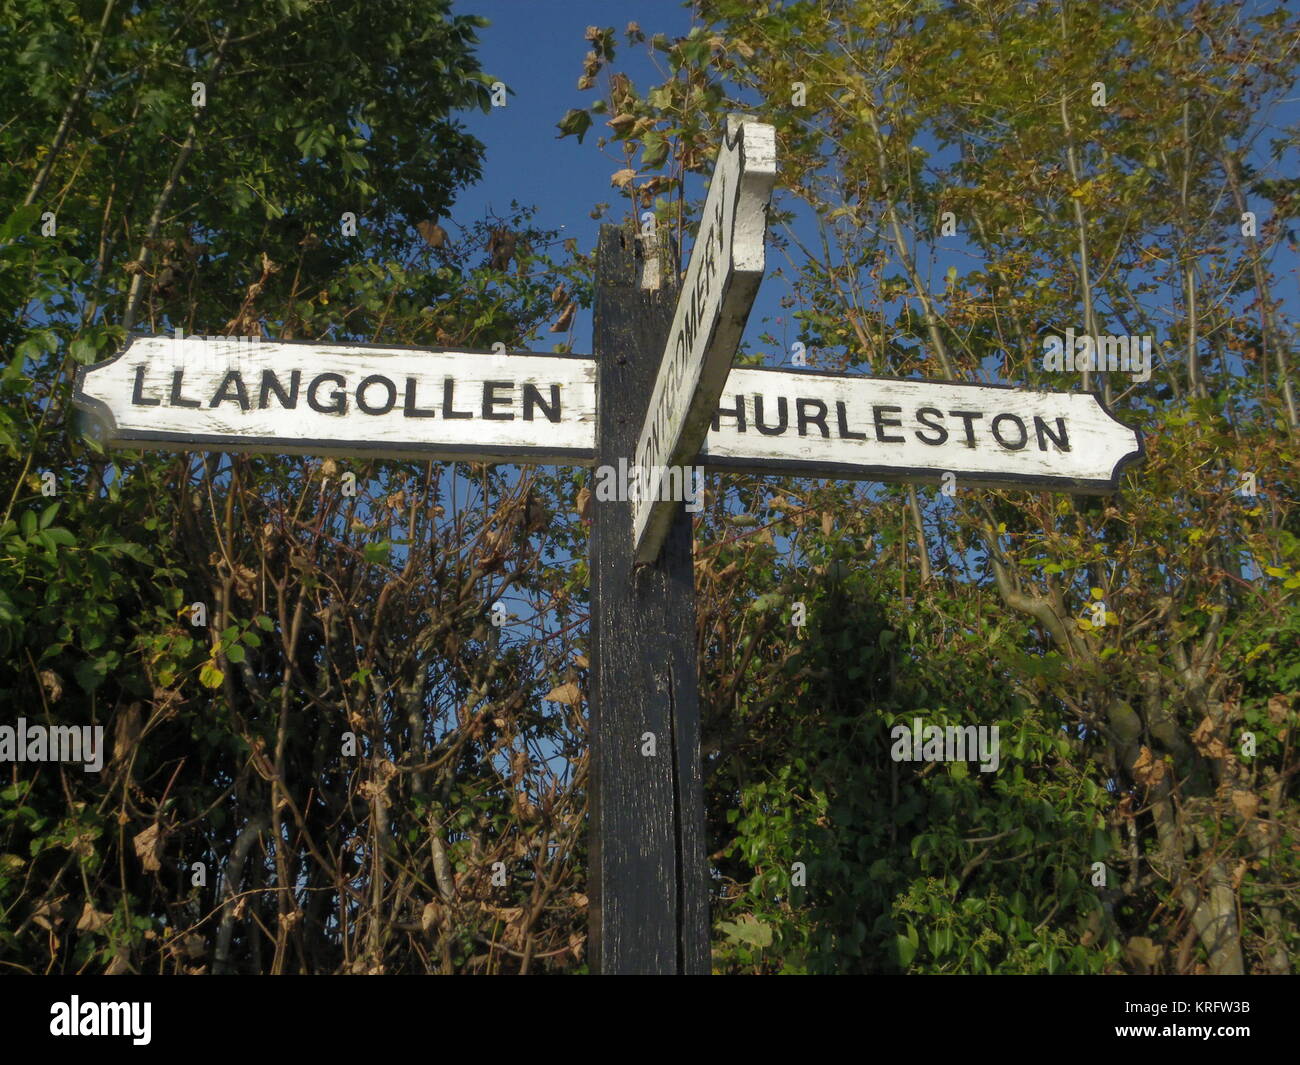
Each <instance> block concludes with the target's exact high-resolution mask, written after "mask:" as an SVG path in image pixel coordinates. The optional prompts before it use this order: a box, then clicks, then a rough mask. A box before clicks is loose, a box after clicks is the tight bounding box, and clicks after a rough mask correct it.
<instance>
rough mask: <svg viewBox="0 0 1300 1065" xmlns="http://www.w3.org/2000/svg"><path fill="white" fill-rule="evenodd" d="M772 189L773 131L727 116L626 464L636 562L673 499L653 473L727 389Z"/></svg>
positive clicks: (697, 432)
mask: <svg viewBox="0 0 1300 1065" xmlns="http://www.w3.org/2000/svg"><path fill="white" fill-rule="evenodd" d="M775 183H776V133H775V130H774V129H773V128H772V127H771V126H768V125H764V124H763V123H761V122H751V121H745V120H743V119H741V118H740V117H739V116H736V115H729V116H728V118H727V131H726V137H725V138H724V140H723V143H722V147H721V149H720V150H719V152H718V161H717V164H716V165H715V166H714V168H713V178H712V180H711V181H710V182H709V194H708V196H707V198H706V199H705V201H704V213H703V216H702V217H701V220H700V231H699V235H698V236H697V237H696V240H695V246H694V247H693V248H692V249H691V261H690V265H689V266H688V267H687V269H686V277H685V279H684V280H683V281H682V287H681V291H680V293H679V295H678V298H677V310H676V313H675V314H674V316H673V322H672V326H671V328H670V329H669V331H668V342H667V344H666V345H665V346H664V354H663V358H662V360H661V361H660V364H659V372H658V374H657V375H656V377H655V387H654V391H653V392H652V393H651V394H650V405H649V407H648V408H647V410H646V420H645V425H644V427H643V428H642V430H641V436H640V439H639V440H638V442H637V446H636V453H635V457H634V460H633V466H634V467H635V468H638V469H640V470H641V471H643V473H642V476H643V477H645V478H646V480H647V484H648V486H649V489H650V490H649V491H647V492H645V493H644V494H643V498H642V499H640V500H636V501H633V503H632V540H633V544H634V549H635V552H636V560H637V561H638V562H648V561H651V560H652V559H653V558H654V557H655V556H656V555H657V554H658V553H659V547H660V545H661V544H662V542H663V538H664V535H665V534H666V533H667V531H668V525H669V523H670V522H671V521H672V517H673V513H674V505H673V503H672V502H670V501H661V500H659V499H658V498H657V497H658V495H659V494H660V493H659V492H658V490H657V484H658V479H659V476H660V475H661V474H662V472H663V471H664V470H665V469H666V468H667V467H669V466H678V465H683V464H686V463H689V462H691V460H692V459H693V458H694V457H695V455H696V454H697V453H698V452H699V450H700V446H701V445H702V444H703V442H704V437H705V434H706V433H707V432H708V428H709V421H710V419H711V418H712V417H713V413H714V410H715V409H716V407H717V403H718V396H719V395H720V394H721V393H722V389H723V386H724V385H725V384H726V381H727V374H728V372H729V371H730V370H731V361H732V358H733V357H734V356H735V354H736V348H737V346H738V345H739V343H740V338H741V334H742V333H744V331H745V322H746V320H747V319H748V318H749V309H750V307H752V306H753V303H754V296H755V295H756V294H757V292H758V284H759V282H760V281H761V280H762V279H763V261H764V240H765V238H766V236H767V203H768V200H769V199H770V198H771V195H772V187H773V185H775Z"/></svg>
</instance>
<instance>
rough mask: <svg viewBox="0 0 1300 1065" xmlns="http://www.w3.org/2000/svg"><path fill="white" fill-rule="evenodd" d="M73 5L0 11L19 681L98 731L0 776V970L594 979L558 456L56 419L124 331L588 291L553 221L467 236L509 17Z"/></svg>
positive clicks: (477, 225)
mask: <svg viewBox="0 0 1300 1065" xmlns="http://www.w3.org/2000/svg"><path fill="white" fill-rule="evenodd" d="M85 11H86V9H85V8H84V7H82V6H78V5H75V4H68V3H57V2H55V3H48V2H41V3H37V2H35V0H15V2H9V3H4V4H3V5H0V13H2V17H0V25H3V26H4V27H12V29H6V30H5V31H0V59H2V62H0V66H2V68H3V73H0V87H2V88H3V95H4V99H5V100H7V101H13V102H14V103H13V105H12V107H13V110H12V113H9V114H6V116H5V119H6V120H5V121H4V122H3V123H0V154H3V156H4V157H5V159H6V162H7V163H8V164H9V165H8V166H7V167H6V168H5V175H4V177H3V178H0V191H2V193H3V195H2V196H0V200H2V202H3V203H4V204H6V205H7V206H6V207H5V209H4V210H3V211H0V216H2V217H3V219H4V221H3V225H2V227H0V301H2V306H3V313H2V314H0V337H2V338H3V342H4V347H5V350H6V352H7V353H8V357H7V359H6V365H7V369H6V370H5V371H4V374H3V384H2V386H0V387H3V389H4V393H5V397H6V401H5V404H4V405H3V407H2V408H0V443H2V444H3V447H4V454H3V457H2V458H0V471H2V474H0V484H3V486H4V488H5V492H4V500H3V502H4V504H5V510H4V512H3V514H2V515H0V557H2V558H3V564H0V701H2V702H3V703H4V705H5V706H6V707H12V708H16V709H17V710H18V711H19V714H20V715H25V717H26V719H28V720H30V722H31V723H32V724H37V723H40V724H44V725H58V726H67V725H85V726H102V727H103V728H104V730H105V740H104V743H105V748H106V750H105V753H104V767H103V770H102V772H100V773H84V772H83V771H82V770H81V768H80V767H78V766H76V765H67V764H64V765H34V764H30V763H27V764H19V763H15V764H13V765H6V766H5V779H4V781H3V782H0V911H2V912H3V913H4V914H5V919H4V920H3V921H2V922H0V959H3V960H4V962H5V963H6V964H7V965H9V966H10V967H13V968H17V969H20V970H24V971H42V972H45V971H63V972H71V971H104V970H107V971H110V972H125V971H150V972H159V971H165V972H207V971H211V972H223V971H243V972H249V971H256V972H284V971H298V972H333V971H348V972H379V971H388V972H392V971H421V972H423V971H428V970H431V969H432V970H441V971H452V970H456V969H466V970H475V971H483V970H487V971H494V970H498V969H500V968H501V967H502V966H504V965H508V966H509V967H510V968H512V969H522V970H527V969H529V968H531V967H534V966H537V965H547V966H554V965H559V964H566V963H567V964H570V965H572V964H574V962H575V959H576V958H578V957H579V956H580V955H581V949H582V941H581V938H580V937H578V938H574V932H575V930H576V929H577V928H578V927H580V925H581V923H582V921H583V915H582V907H583V906H584V905H585V900H584V899H583V897H582V895H581V891H580V888H581V881H580V877H579V865H578V859H579V856H580V855H579V852H578V851H577V849H576V848H575V845H574V839H575V836H576V834H577V832H578V830H579V826H580V824H581V817H580V813H581V811H580V805H579V804H580V802H581V792H580V784H581V779H582V775H583V773H584V772H585V768H584V765H583V763H582V761H581V758H580V757H579V746H578V741H579V737H580V735H581V732H582V721H581V718H580V716H579V713H578V708H577V706H576V703H577V701H578V700H577V698H576V696H575V695H573V694H572V693H573V692H574V691H576V684H575V683H574V682H575V681H577V680H578V679H579V678H580V675H581V674H580V667H579V666H578V665H577V664H576V661H575V658H574V654H573V647H572V644H573V637H572V634H571V633H569V632H567V631H566V627H567V626H569V625H570V623H571V621H572V617H573V615H574V613H575V609H576V604H577V603H578V601H579V599H580V594H579V585H580V574H579V575H578V578H577V580H578V583H575V575H574V574H573V572H572V571H571V567H569V566H568V564H567V562H566V560H567V559H568V558H569V557H570V556H571V554H572V551H571V550H568V549H567V547H566V545H568V544H570V543H571V541H572V539H573V537H574V535H575V532H576V531H577V530H579V529H580V526H579V524H578V522H577V520H576V518H574V519H571V520H567V521H566V520H565V518H564V514H563V512H561V513H560V514H559V515H558V517H557V520H554V521H551V520H549V519H548V514H547V512H548V510H552V509H559V507H558V506H557V505H556V504H555V503H553V502H548V501H549V500H551V499H552V498H553V496H554V489H553V488H552V487H550V486H551V478H549V477H548V476H547V474H546V471H541V472H540V473H538V474H537V475H535V476H532V477H528V478H524V477H521V476H519V475H518V474H517V472H515V471H511V470H508V469H498V468H487V467H474V468H471V467H468V466H465V465H460V466H457V467H455V468H449V469H442V468H435V467H434V466H432V465H431V464H427V463H425V464H416V463H357V464H352V465H350V466H345V465H343V464H340V463H338V462H333V461H325V462H320V461H317V460H303V459H296V458H289V457H266V458H260V457H259V458H251V457H243V456H220V455H210V456H200V455H195V454H180V455H176V456H174V457H173V456H158V455H156V454H150V455H136V454H131V453H126V454H113V455H108V454H105V453H104V452H103V451H102V449H100V448H99V447H98V446H97V445H96V443H95V439H94V437H93V434H92V435H90V436H83V435H82V433H81V432H80V430H81V429H82V428H84V427H82V426H79V425H76V424H74V421H73V419H72V417H71V409H70V407H69V404H68V399H69V392H70V381H71V374H72V371H74V370H75V369H76V367H77V366H79V365H84V364H87V363H90V362H93V361H96V360H97V359H99V358H103V357H106V356H108V355H109V354H111V353H112V351H113V350H114V349H115V348H116V347H118V346H119V345H120V344H121V343H122V342H123V340H124V339H125V338H126V336H127V335H128V334H129V333H130V332H132V331H133V330H136V331H143V332H148V333H164V332H166V333H171V332H172V331H173V330H175V329H179V330H182V331H183V332H184V333H185V334H191V333H196V334H204V335H215V334H222V335H236V336H245V335H255V336H260V335H265V336H267V337H270V338H282V339H292V338H308V339H322V338H332V339H334V340H337V341H346V340H350V339H351V340H364V341H369V342H390V343H394V344H398V345H420V344H426V345H431V346H469V347H490V346H491V345H492V344H493V343H495V342H498V341H501V342H505V343H508V344H511V345H514V344H516V343H518V342H519V341H520V340H521V339H523V338H526V337H528V336H529V335H530V334H532V333H534V332H535V331H536V329H537V328H538V327H539V326H540V324H541V323H543V322H544V321H547V320H548V319H549V318H550V317H551V316H552V315H553V314H558V313H559V312H558V311H557V310H556V309H555V306H554V304H553V302H552V295H553V293H554V292H555V291H556V290H557V287H559V286H561V285H562V284H564V283H567V291H568V292H571V293H572V294H573V295H572V297H570V298H572V299H585V298H586V296H585V292H586V288H585V281H584V277H583V274H582V269H581V266H580V264H578V265H573V264H571V265H569V266H565V267H563V268H561V267H559V266H557V265H556V263H555V261H554V260H553V259H552V254H553V253H555V252H556V251H557V250H558V244H559V241H558V240H557V238H556V234H555V233H553V232H549V231H546V230H543V229H540V228H538V227H537V226H535V225H534V224H533V223H532V221H531V210H530V209H528V208H524V207H520V206H518V205H517V204H516V205H512V207H511V210H510V212H509V213H508V214H506V215H505V216H503V217H500V218H485V219H482V220H479V221H477V222H473V223H469V224H466V225H464V226H457V225H456V224H455V222H454V221H452V220H451V219H450V217H449V215H450V208H451V204H452V201H453V197H454V196H455V194H456V192H457V191H458V190H460V189H462V188H464V187H465V186H466V185H467V184H468V183H470V182H472V181H474V180H476V179H477V178H478V176H479V174H480V167H481V163H482V154H483V152H482V146H481V145H480V144H479V143H478V142H477V141H476V140H474V139H473V138H472V137H470V136H469V135H468V134H467V133H466V132H465V130H464V128H463V127H462V126H461V125H460V123H459V122H458V121H457V120H456V118H455V113H456V112H457V111H459V110H462V109H464V108H467V107H472V106H475V105H479V106H483V107H486V106H487V101H488V95H487V85H489V84H490V83H491V79H490V78H487V77H486V75H484V74H483V73H482V72H481V71H480V70H479V67H478V64H477V61H476V59H475V57H474V51H473V49H474V45H475V30H476V29H477V28H478V27H480V26H482V25H484V23H483V22H482V20H479V19H476V18H472V17H468V16H459V15H456V16H453V15H451V14H450V4H449V3H448V2H447V0H424V2H420V3H398V2H390V0H379V2H366V3H360V2H343V3H339V4H331V5H328V7H322V6H321V5H319V4H313V3H307V2H303V0H283V2H281V3H277V4H274V5H265V4H236V5H233V6H232V5H230V4H213V3H200V4H199V5H197V6H195V5H187V6H184V7H178V6H177V5H168V4H151V3H145V4H131V5H123V4H118V3H115V2H114V0H104V2H103V4H102V5H101V7H100V8H98V9H97V14H96V16H95V17H94V18H92V19H91V20H90V21H87V19H86V16H85ZM507 238H508V239H507ZM507 245H508V247H507ZM561 291H564V289H561ZM51 493H52V494H51ZM543 533H546V536H545V537H543V536H542V534H543ZM498 602H500V603H502V604H503V609H504V610H505V611H508V612H514V613H516V614H519V615H521V617H522V621H519V622H515V623H512V624H511V625H509V626H502V627H497V626H495V625H494V624H493V617H494V613H495V612H494V610H493V607H494V605H495V604H496V603H498ZM546 695H549V696H551V699H550V701H546V700H544V699H543V696H546ZM6 724H12V722H6ZM575 784H576V785H577V786H576V787H575Z"/></svg>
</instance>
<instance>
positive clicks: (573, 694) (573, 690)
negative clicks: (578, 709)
mask: <svg viewBox="0 0 1300 1065" xmlns="http://www.w3.org/2000/svg"><path fill="white" fill-rule="evenodd" d="M542 698H543V699H545V700H546V701H547V702H552V703H563V704H564V705H565V706H577V705H578V704H579V703H580V702H582V692H581V691H579V690H578V686H577V685H576V684H574V683H573V682H572V681H570V682H569V683H568V684H561V685H560V686H559V687H556V688H552V689H551V690H550V691H549V692H547V693H546V694H545V695H544V696H542Z"/></svg>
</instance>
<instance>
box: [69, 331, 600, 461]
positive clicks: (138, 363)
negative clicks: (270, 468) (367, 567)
mask: <svg viewBox="0 0 1300 1065" xmlns="http://www.w3.org/2000/svg"><path fill="white" fill-rule="evenodd" d="M74 401H75V402H76V403H77V405H78V406H80V407H82V408H83V409H85V410H87V411H89V412H90V413H92V414H95V415H97V416H98V417H99V419H100V420H101V421H102V422H103V423H104V424H105V426H106V427H107V430H108V432H107V436H108V442H109V443H115V444H117V445H118V446H131V445H134V446H137V447H140V446H145V447H160V448H172V449H175V450H179V451H185V450H194V449H196V448H203V449H206V450H210V451H276V452H284V453H287V454H299V455H355V456H364V455H367V454H369V455H373V456H374V457H375V458H438V459H448V460H459V459H465V460H471V461H479V462H522V463H543V462H557V463H568V462H575V463H580V464H587V463H590V462H591V456H592V452H593V449H594V446H595V445H594V441H595V431H596V428H595V427H596V364H595V362H594V361H593V360H591V359H581V358H575V357H573V356H565V355H519V356H516V355H508V354H504V353H503V354H499V355H498V354H492V355H487V354H482V353H477V352H461V351H436V350H427V349H422V348H386V347H376V346H371V345H366V344H356V345H321V344H311V343H301V342H276V341H265V340H262V341H253V342H250V341H248V340H237V339H235V338H211V339H207V340H204V339H203V338H201V337H189V338H186V339H183V340H178V339H173V338H171V337H165V336H163V337H146V338H136V339H133V340H132V341H131V342H130V343H129V344H128V345H127V346H126V347H125V348H124V349H123V350H122V352H121V354H119V355H118V356H117V357H116V358H115V359H113V360H111V361H109V362H105V363H100V364H99V365H97V366H89V367H86V368H84V369H82V370H81V371H80V373H79V374H78V376H77V389H76V393H75V396H74Z"/></svg>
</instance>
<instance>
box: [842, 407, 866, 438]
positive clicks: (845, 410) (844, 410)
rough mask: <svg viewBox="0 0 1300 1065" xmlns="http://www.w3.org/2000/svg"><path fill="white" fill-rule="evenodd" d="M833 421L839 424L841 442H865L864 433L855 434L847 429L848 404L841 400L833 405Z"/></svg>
mask: <svg viewBox="0 0 1300 1065" xmlns="http://www.w3.org/2000/svg"><path fill="white" fill-rule="evenodd" d="M835 420H836V421H837V422H838V423H839V427H840V439H841V440H865V439H866V438H867V434H866V433H855V432H854V431H853V430H852V429H850V428H849V412H848V404H846V403H845V402H844V401H843V400H841V401H840V402H838V403H836V404H835Z"/></svg>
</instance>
